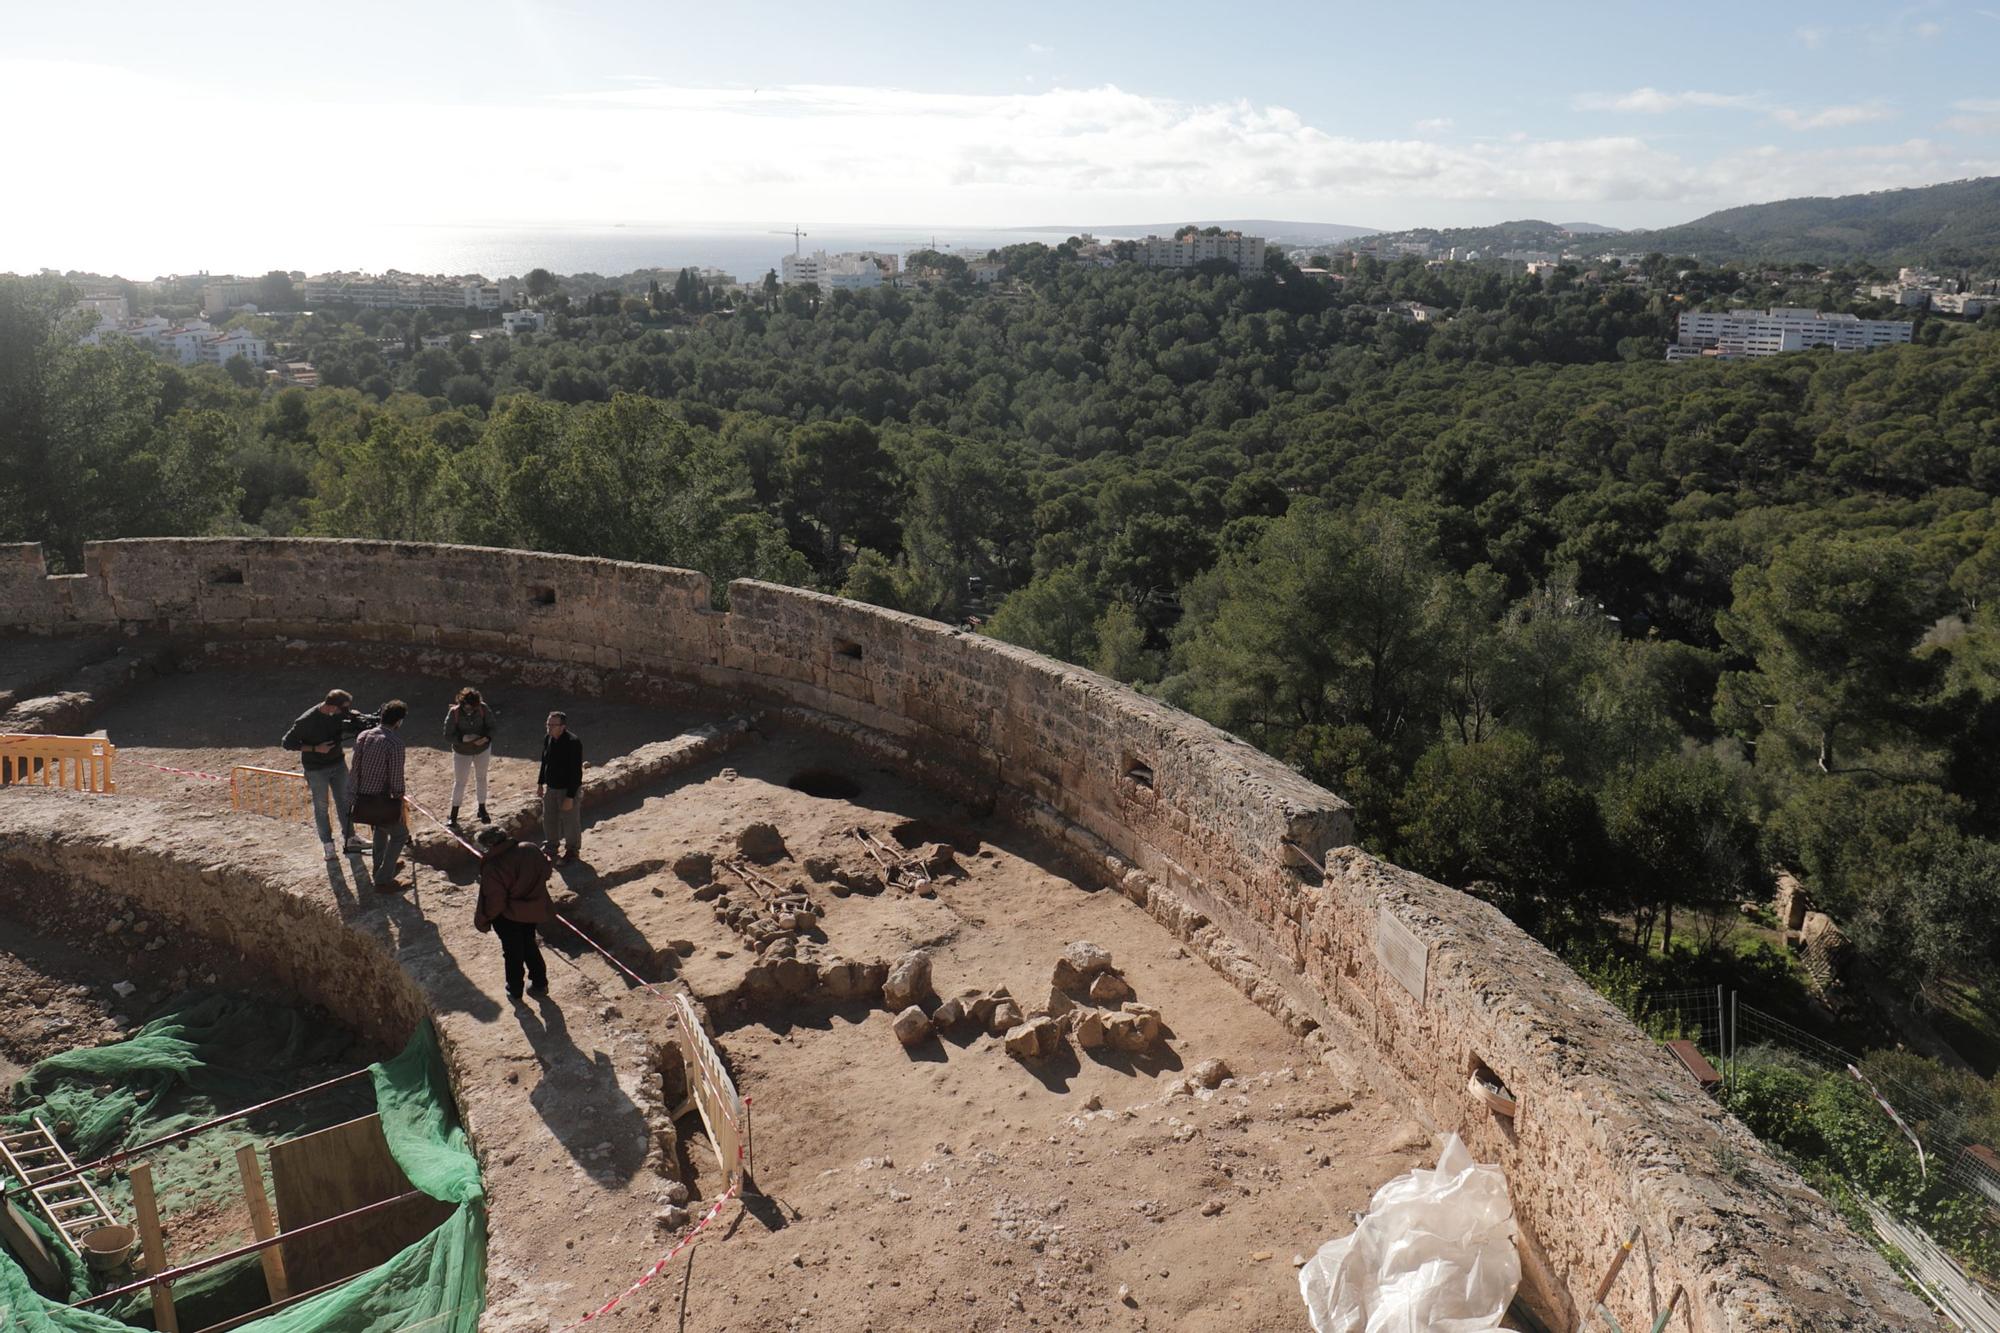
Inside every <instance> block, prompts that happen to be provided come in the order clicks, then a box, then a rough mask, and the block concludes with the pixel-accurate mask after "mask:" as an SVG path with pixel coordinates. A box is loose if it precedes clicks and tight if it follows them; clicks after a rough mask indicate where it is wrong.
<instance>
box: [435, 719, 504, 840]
mask: <svg viewBox="0 0 2000 1333" xmlns="http://www.w3.org/2000/svg"><path fill="white" fill-rule="evenodd" d="M444 738H445V741H446V743H448V744H449V745H450V746H451V818H449V819H447V820H446V821H445V823H447V824H449V825H451V826H452V827H453V828H457V827H458V807H459V803H460V802H462V801H463V800H465V780H466V778H467V777H471V778H473V779H474V783H473V789H474V794H475V795H476V796H477V798H478V801H479V822H480V823H482V824H491V823H492V822H493V821H492V820H491V819H489V818H487V816H486V766H487V764H488V763H490V762H491V761H492V758H493V707H492V705H490V704H488V703H487V702H486V701H485V700H484V699H482V698H481V697H480V695H479V691H478V690H475V689H473V688H472V687H471V686H470V685H468V686H466V687H465V688H464V689H462V690H460V691H459V692H458V697H457V698H456V699H454V700H452V703H451V710H450V711H449V712H447V713H446V714H445V715H444Z"/></svg>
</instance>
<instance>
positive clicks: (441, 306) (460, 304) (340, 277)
mask: <svg viewBox="0 0 2000 1333" xmlns="http://www.w3.org/2000/svg"><path fill="white" fill-rule="evenodd" d="M505 296H506V293H505V292H503V291H502V289H501V287H500V285H499V284H498V283H492V282H487V281H486V280H485V279H483V278H444V277H425V276H421V275H417V274H410V273H396V272H393V271H392V272H389V273H383V274H374V273H321V274H317V275H315V276H313V277H310V278H307V279H306V281H305V299H306V302H307V303H308V304H310V305H356V306H362V307H364V308H368V309H374V310H498V309H499V308H500V306H501V304H502V302H503V301H504V300H505Z"/></svg>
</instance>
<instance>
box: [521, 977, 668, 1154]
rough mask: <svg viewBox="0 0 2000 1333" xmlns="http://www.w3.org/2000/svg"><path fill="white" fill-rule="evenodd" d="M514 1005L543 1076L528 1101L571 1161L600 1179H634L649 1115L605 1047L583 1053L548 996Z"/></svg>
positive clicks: (643, 1150) (645, 1142)
mask: <svg viewBox="0 0 2000 1333" xmlns="http://www.w3.org/2000/svg"><path fill="white" fill-rule="evenodd" d="M537 1005H538V1008H537V1007H530V1006H529V1005H527V1004H517V1005H516V1006H514V1016H515V1017H516V1018H517V1019H519V1020H520V1024H521V1031H522V1032H523V1033H525V1034H526V1036H527V1038H528V1045H529V1046H531V1047H532V1048H534V1052H535V1059H536V1061H537V1062H538V1063H539V1064H540V1065H541V1067H542V1076H541V1078H540V1079H539V1080H538V1081H537V1082H536V1084H535V1088H534V1091H532V1092H530V1093H529V1094H528V1101H529V1103H530V1104H532V1105H533V1106H534V1108H535V1112H536V1114H538V1115H540V1116H541V1117H542V1123H543V1124H545V1125H547V1126H548V1127H549V1132H550V1133H552V1134H554V1135H555V1137H556V1142H558V1143H560V1144H562V1146H563V1150H564V1151H566V1152H567V1153H569V1155H570V1158H571V1160H573V1161H574V1162H575V1163H576V1164H577V1165H578V1166H580V1167H582V1168H583V1169H584V1170H585V1171H586V1172H587V1173H589V1175H590V1177H591V1179H593V1180H595V1181H597V1182H598V1183H599V1184H605V1185H613V1184H621V1183H623V1182H626V1181H629V1180H631V1179H633V1178H634V1177H635V1176H637V1175H638V1174H639V1172H640V1171H641V1170H643V1169H644V1168H645V1165H646V1152H647V1148H648V1144H649V1139H648V1136H647V1133H646V1117H645V1114H644V1113H643V1112H641V1111H640V1110H639V1108H638V1106H637V1105H636V1104H634V1103H633V1101H632V1099H631V1098H630V1097H629V1096H627V1095H626V1092H625V1089H624V1088H623V1087H622V1086H621V1085H620V1084H619V1082H618V1071H617V1068H616V1066H615V1065H614V1064H613V1062H612V1058H611V1056H610V1055H609V1054H608V1053H607V1052H604V1051H601V1050H600V1051H592V1052H590V1053H589V1054H587V1055H586V1054H585V1053H584V1052H583V1050H582V1049H581V1048H579V1047H578V1046H577V1044H576V1042H575V1040H574V1039H573V1038H572V1037H571V1036H570V1032H569V1025H568V1023H567V1022H566V1021H565V1020H564V1018H563V1011H562V1006H561V1005H559V1004H557V1003H556V1002H555V1000H554V999H552V998H550V997H548V996H544V997H542V998H541V999H540V1000H539V1001H538V1002H537Z"/></svg>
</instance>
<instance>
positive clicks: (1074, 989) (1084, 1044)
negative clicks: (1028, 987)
mask: <svg viewBox="0 0 2000 1333" xmlns="http://www.w3.org/2000/svg"><path fill="white" fill-rule="evenodd" d="M1134 995H1135V992H1134V991H1133V989H1132V983H1131V982H1129V981H1127V980H1126V979H1125V976H1124V974H1123V973H1122V972H1120V971H1119V970H1118V968H1117V967H1116V966H1114V965H1113V963H1112V961H1111V951H1110V950H1109V949H1106V948H1104V947H1103V946H1102V945H1098V944H1092V943H1091V942H1090V941H1089V940H1076V941H1073V942H1071V943H1069V944H1066V945H1064V946H1063V951H1062V956H1061V957H1060V958H1058V959H1056V966H1055V974H1054V976H1052V977H1051V978H1050V986H1049V1003H1048V1013H1049V1015H1050V1016H1051V1017H1053V1018H1055V1019H1057V1020H1058V1021H1060V1022H1061V1023H1062V1025H1063V1028H1064V1031H1066V1032H1067V1033H1068V1034H1069V1036H1070V1037H1071V1038H1072V1039H1073V1040H1074V1041H1075V1042H1076V1044H1077V1047H1078V1048H1079V1049H1080V1050H1086V1051H1093V1050H1097V1049H1099V1048H1102V1047H1110V1048H1111V1049H1112V1050H1115V1051H1123V1052H1125V1053H1127V1054H1129V1055H1142V1054H1144V1053H1145V1052H1147V1051H1150V1050H1152V1049H1153V1047H1154V1046H1156V1045H1158V1044H1159V1041H1160V1035H1161V1030H1162V1028H1161V1022H1160V1011H1159V1010H1158V1009H1155V1008H1154V1007H1153V1006H1152V1005H1150V1004H1141V1003H1139V1001H1138V1000H1137V999H1135V998H1134Z"/></svg>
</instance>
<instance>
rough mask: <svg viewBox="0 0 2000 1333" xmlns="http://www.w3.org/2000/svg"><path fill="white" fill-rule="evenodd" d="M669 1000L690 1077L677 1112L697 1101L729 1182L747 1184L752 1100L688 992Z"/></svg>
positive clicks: (732, 1184)
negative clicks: (740, 1091) (684, 1099)
mask: <svg viewBox="0 0 2000 1333" xmlns="http://www.w3.org/2000/svg"><path fill="white" fill-rule="evenodd" d="M670 1000H671V1003H672V1004H673V1007H674V1017H675V1019H676V1022H675V1029H676V1035H677V1037H678V1039H679V1041H680V1046H681V1054H682V1056H683V1057H685V1060H686V1064H687V1078H688V1101H687V1102H683V1103H682V1104H681V1105H680V1106H678V1107H676V1108H675V1110H674V1115H675V1117H676V1118H678V1117H679V1116H681V1115H683V1114H685V1113H686V1111H687V1110H688V1105H689V1103H692V1104H693V1108H694V1109H695V1110H696V1111H698V1112H700V1113H701V1123H702V1125H703V1126H704V1127H705V1128H706V1129H707V1130H708V1140H709V1142H710V1143H712V1144H714V1145H715V1155H716V1157H717V1158H718V1159H720V1160H721V1163H722V1169H723V1172H724V1173H725V1175H726V1177H727V1185H728V1186H736V1187H739V1188H741V1189H744V1190H748V1189H750V1188H751V1186H750V1172H751V1167H752V1157H751V1150H750V1103H749V1102H748V1101H746V1100H744V1098H743V1097H742V1096H741V1095H740V1094H738V1093H737V1091H736V1081H735V1080H734V1079H732V1078H730V1077H729V1070H728V1069H727V1068H726V1067H725V1066H724V1065H723V1063H722V1053H721V1052H720V1051H718V1050H716V1049H715V1043H714V1042H712V1041H710V1040H709V1039H708V1033H707V1032H706V1031H704V1030H703V1028H702V1026H701V1019H700V1018H699V1017H698V1016H697V1015H696V1014H695V1011H694V1004H693V1002H692V1001H690V1000H689V999H688V997H687V994H686V993H685V992H683V991H679V990H676V991H674V992H672V994H671V996H670ZM726 1187H727V1186H725V1188H726Z"/></svg>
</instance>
